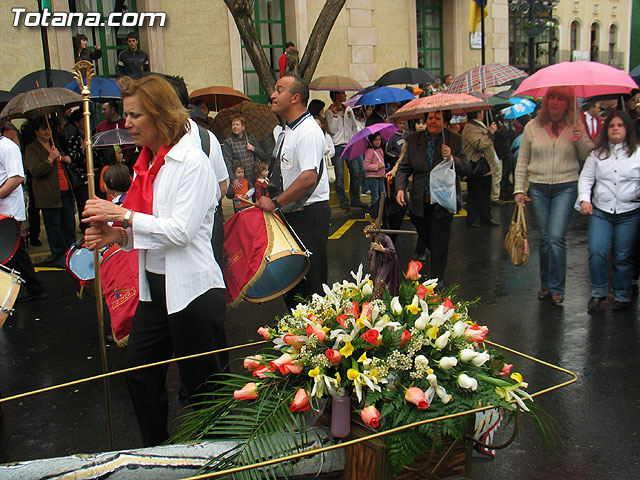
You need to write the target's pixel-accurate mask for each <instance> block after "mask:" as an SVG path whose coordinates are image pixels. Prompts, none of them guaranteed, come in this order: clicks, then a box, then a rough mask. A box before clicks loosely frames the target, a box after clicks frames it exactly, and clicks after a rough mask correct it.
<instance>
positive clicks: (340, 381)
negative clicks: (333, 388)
mask: <svg viewBox="0 0 640 480" xmlns="http://www.w3.org/2000/svg"><path fill="white" fill-rule="evenodd" d="M336 380H337V381H338V385H340V384H341V383H342V377H341V376H340V372H336Z"/></svg>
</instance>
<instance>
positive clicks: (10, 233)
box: [0, 215, 20, 265]
mask: <svg viewBox="0 0 640 480" xmlns="http://www.w3.org/2000/svg"><path fill="white" fill-rule="evenodd" d="M19 244H20V224H19V223H18V222H17V221H16V219H15V218H13V217H7V216H5V215H0V264H2V265H4V264H6V263H7V262H8V261H9V260H11V258H12V257H13V256H14V255H15V253H16V250H18V245H19Z"/></svg>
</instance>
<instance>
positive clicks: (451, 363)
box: [440, 357, 458, 371]
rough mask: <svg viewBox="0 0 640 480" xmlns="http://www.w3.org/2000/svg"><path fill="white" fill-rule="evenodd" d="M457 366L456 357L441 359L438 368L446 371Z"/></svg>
mask: <svg viewBox="0 0 640 480" xmlns="http://www.w3.org/2000/svg"><path fill="white" fill-rule="evenodd" d="M456 365H458V359H457V358H456V357H442V358H441V359H440V368H441V369H442V370H444V371H447V370H449V369H451V368H453V367H455V366H456Z"/></svg>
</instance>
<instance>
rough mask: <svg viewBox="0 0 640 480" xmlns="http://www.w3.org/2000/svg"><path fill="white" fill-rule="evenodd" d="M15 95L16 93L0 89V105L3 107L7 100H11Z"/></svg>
mask: <svg viewBox="0 0 640 480" xmlns="http://www.w3.org/2000/svg"><path fill="white" fill-rule="evenodd" d="M16 95H17V94H15V93H11V92H7V91H6V90H0V106H1V107H2V108H4V106H5V105H6V104H7V103H8V102H9V100H11V99H12V98H13V97H15V96H16Z"/></svg>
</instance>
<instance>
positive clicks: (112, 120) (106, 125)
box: [96, 100, 124, 133]
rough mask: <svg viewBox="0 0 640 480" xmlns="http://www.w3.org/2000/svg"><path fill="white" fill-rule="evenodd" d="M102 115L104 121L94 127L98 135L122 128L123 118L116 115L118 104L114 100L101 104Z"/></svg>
mask: <svg viewBox="0 0 640 480" xmlns="http://www.w3.org/2000/svg"><path fill="white" fill-rule="evenodd" d="M102 115H104V118H105V119H104V120H103V121H101V122H100V123H99V124H98V126H97V127H96V131H97V132H98V133H101V132H106V131H108V130H114V129H116V128H124V118H122V117H121V116H120V114H119V113H118V102H116V101H115V100H109V101H108V102H104V103H103V104H102Z"/></svg>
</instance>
